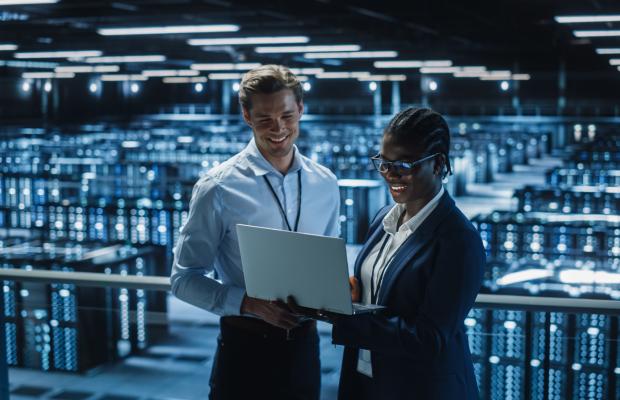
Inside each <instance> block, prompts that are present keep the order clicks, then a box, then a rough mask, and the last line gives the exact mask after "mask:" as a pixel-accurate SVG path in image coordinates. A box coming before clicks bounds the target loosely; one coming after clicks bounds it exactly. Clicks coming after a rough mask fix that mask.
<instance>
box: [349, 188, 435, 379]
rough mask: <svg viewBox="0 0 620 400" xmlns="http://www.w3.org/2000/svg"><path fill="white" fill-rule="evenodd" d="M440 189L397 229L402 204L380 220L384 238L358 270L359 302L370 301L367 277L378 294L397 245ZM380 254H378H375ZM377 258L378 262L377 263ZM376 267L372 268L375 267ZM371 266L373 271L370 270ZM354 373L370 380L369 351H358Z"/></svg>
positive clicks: (422, 217) (419, 220)
mask: <svg viewBox="0 0 620 400" xmlns="http://www.w3.org/2000/svg"><path fill="white" fill-rule="evenodd" d="M444 191H445V190H444V188H443V187H442V188H441V190H439V193H437V194H436V195H435V197H433V198H432V199H431V201H429V202H428V203H427V204H426V205H425V206H424V207H422V209H421V210H420V211H418V213H417V214H416V215H414V216H413V217H411V218H410V219H409V220H408V221H406V222H404V223H403V224H402V225H401V226H400V227H399V228H398V220H399V219H400V216H401V215H402V213H404V212H405V205H404V204H400V203H399V204H395V205H394V207H392V209H391V210H390V211H388V213H387V214H386V215H385V217H383V230H384V231H385V235H383V237H382V238H381V240H379V242H377V244H376V245H375V247H373V248H372V250H371V251H370V253H368V256H366V259H365V260H364V261H363V262H362V269H361V277H362V287H363V288H364V290H363V292H362V303H364V304H370V303H371V298H372V291H373V287H372V285H371V278H372V277H373V275H374V278H372V281H373V283H374V284H375V286H374V290H375V293H378V292H379V288H380V284H381V279H380V278H381V276H384V275H385V270H386V269H387V268H389V267H390V262H391V261H392V257H393V256H394V255H395V254H396V252H397V251H398V249H399V248H400V246H401V245H402V244H403V243H404V242H405V240H407V239H408V238H409V236H411V235H412V234H413V233H414V232H415V231H416V229H418V228H419V227H420V225H422V223H423V222H424V220H426V218H427V217H428V216H429V215H430V214H431V213H432V212H433V211H434V210H435V208H436V207H437V204H438V203H439V200H440V199H441V196H443V193H444ZM386 240H387V242H386V243H385V247H384V249H383V251H382V252H381V247H382V246H383V243H384V241H386ZM379 253H381V254H379ZM377 257H379V259H378V260H377ZM375 264H376V265H375ZM373 266H374V267H375V268H374V271H373ZM357 370H358V372H360V373H362V374H364V375H367V376H370V377H372V368H371V364H370V351H368V350H364V349H360V351H359V357H358V363H357Z"/></svg>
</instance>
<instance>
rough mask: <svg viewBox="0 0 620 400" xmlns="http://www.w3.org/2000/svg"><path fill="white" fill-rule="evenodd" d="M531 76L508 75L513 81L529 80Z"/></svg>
mask: <svg viewBox="0 0 620 400" xmlns="http://www.w3.org/2000/svg"><path fill="white" fill-rule="evenodd" d="M531 78H532V77H531V76H530V74H513V75H512V76H511V77H510V79H512V80H513V81H529V80H530V79H531Z"/></svg>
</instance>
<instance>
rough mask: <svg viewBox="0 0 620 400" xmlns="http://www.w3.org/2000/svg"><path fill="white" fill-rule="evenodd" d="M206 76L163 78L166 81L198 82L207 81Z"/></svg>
mask: <svg viewBox="0 0 620 400" xmlns="http://www.w3.org/2000/svg"><path fill="white" fill-rule="evenodd" d="M206 81H207V77H206V76H195V77H192V78H184V77H167V78H164V79H163V82H164V83H198V82H206Z"/></svg>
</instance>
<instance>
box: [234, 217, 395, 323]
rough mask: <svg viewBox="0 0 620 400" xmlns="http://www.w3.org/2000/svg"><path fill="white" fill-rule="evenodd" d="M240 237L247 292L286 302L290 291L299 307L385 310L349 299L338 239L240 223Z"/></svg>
mask: <svg viewBox="0 0 620 400" xmlns="http://www.w3.org/2000/svg"><path fill="white" fill-rule="evenodd" d="M237 235H238V238H239V250H240V251H241V263H242V265H243V275H244V277H245V287H246V291H247V294H248V296H251V297H256V298H259V299H264V300H277V299H281V300H284V301H286V298H287V297H288V296H289V295H290V296H293V297H294V298H295V300H296V301H297V304H299V305H300V306H303V307H308V308H313V309H317V310H326V311H331V312H334V313H339V314H346V315H353V314H359V313H368V312H375V311H378V310H381V309H383V308H385V307H383V306H378V305H364V304H358V303H353V302H352V301H351V289H350V286H349V270H348V267H347V253H346V247H345V243H344V240H342V239H340V238H333V237H328V236H320V235H311V234H307V233H298V232H290V231H284V230H279V229H271V228H262V227H258V226H251V225H241V224H238V225H237Z"/></svg>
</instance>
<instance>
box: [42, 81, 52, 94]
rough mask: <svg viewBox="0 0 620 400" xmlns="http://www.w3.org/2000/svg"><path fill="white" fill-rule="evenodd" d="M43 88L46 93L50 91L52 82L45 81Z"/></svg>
mask: <svg viewBox="0 0 620 400" xmlns="http://www.w3.org/2000/svg"><path fill="white" fill-rule="evenodd" d="M43 90H45V91H46V92H47V93H49V92H51V91H52V82H50V81H47V82H45V84H44V85H43Z"/></svg>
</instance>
